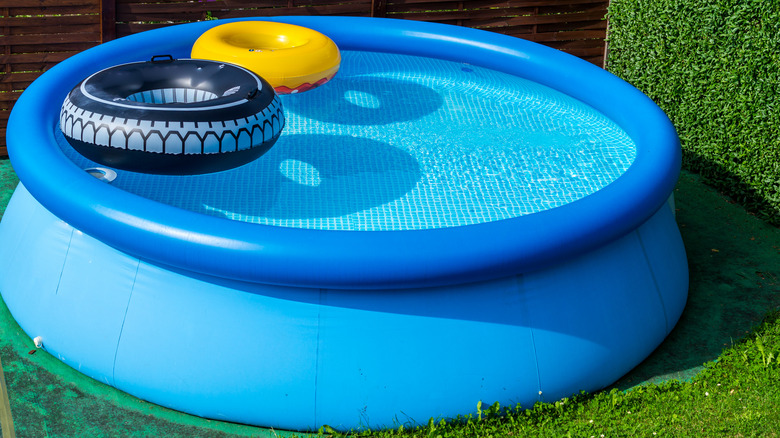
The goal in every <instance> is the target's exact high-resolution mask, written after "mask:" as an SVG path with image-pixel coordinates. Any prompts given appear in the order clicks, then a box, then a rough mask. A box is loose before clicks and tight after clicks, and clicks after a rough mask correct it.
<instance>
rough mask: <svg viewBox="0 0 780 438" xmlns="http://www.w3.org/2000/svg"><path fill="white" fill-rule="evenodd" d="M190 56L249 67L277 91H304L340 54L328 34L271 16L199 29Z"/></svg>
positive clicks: (329, 72) (328, 73) (332, 70)
mask: <svg viewBox="0 0 780 438" xmlns="http://www.w3.org/2000/svg"><path fill="white" fill-rule="evenodd" d="M192 57H193V58H196V59H208V60H213V61H221V62H229V63H231V64H236V65H239V66H241V67H244V68H246V69H248V70H251V71H253V72H255V73H256V74H258V75H259V76H261V77H262V78H263V79H265V80H266V81H268V82H269V83H270V84H271V85H272V86H273V87H274V89H275V90H276V92H277V93H279V94H290V93H298V92H302V91H307V90H310V89H312V88H315V87H318V86H320V85H322V84H324V83H325V82H327V81H329V80H331V79H332V78H333V76H335V75H336V72H337V71H338V70H339V65H340V64H341V54H340V53H339V49H338V47H336V43H334V42H333V41H332V40H331V39H330V38H328V37H327V36H325V35H323V34H321V33H319V32H317V31H315V30H313V29H309V28H306V27H302V26H296V25H294V24H287V23H275V22H270V21H238V22H234V23H228V24H222V25H220V26H216V27H213V28H211V29H209V30H208V31H206V32H204V33H203V34H202V35H201V36H200V37H199V38H198V39H197V41H195V44H194V45H193V47H192Z"/></svg>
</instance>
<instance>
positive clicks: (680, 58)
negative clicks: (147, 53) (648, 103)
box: [607, 0, 780, 225]
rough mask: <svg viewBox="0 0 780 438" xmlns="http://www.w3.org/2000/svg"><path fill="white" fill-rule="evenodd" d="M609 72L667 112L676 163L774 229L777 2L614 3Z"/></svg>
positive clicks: (778, 190)
mask: <svg viewBox="0 0 780 438" xmlns="http://www.w3.org/2000/svg"><path fill="white" fill-rule="evenodd" d="M609 20H610V32H609V56H608V61H607V66H608V69H609V70H610V71H612V72H613V73H615V74H617V75H618V76H620V77H622V78H623V79H625V80H627V81H628V82H630V83H631V84H633V85H635V86H636V87H637V88H639V89H640V90H642V91H643V92H645V93H646V94H647V95H648V96H650V97H651V98H652V99H653V100H655V102H656V103H658V105H660V106H661V108H662V109H663V110H664V111H665V112H666V113H667V114H668V115H669V117H670V118H671V120H672V122H673V123H674V125H675V127H676V128H677V132H678V134H679V135H680V140H681V142H682V145H683V166H684V167H686V168H687V169H690V170H692V171H694V172H697V173H700V174H701V175H702V176H704V177H705V178H706V180H707V182H708V183H709V184H711V185H713V186H715V187H717V188H718V189H720V190H722V191H723V192H724V193H726V194H728V195H729V196H731V197H732V198H734V199H735V200H736V201H737V202H739V203H741V204H742V205H744V206H745V207H746V208H747V209H748V210H750V211H753V212H755V213H757V214H758V215H759V216H761V217H762V218H763V219H765V220H767V221H769V222H771V223H773V224H774V225H780V2H778V1H765V0H667V1H646V0H613V1H612V4H611V6H610V9H609Z"/></svg>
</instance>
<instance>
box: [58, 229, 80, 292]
mask: <svg viewBox="0 0 780 438" xmlns="http://www.w3.org/2000/svg"><path fill="white" fill-rule="evenodd" d="M75 232H76V229H75V228H71V229H70V238H68V247H67V249H66V250H65V257H63V258H62V268H60V276H59V278H58V279H57V288H56V289H54V295H59V293H60V284H62V276H63V274H65V265H67V264H68V254H70V246H71V245H72V244H73V234H74V233H75Z"/></svg>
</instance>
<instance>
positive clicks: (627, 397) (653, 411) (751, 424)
mask: <svg viewBox="0 0 780 438" xmlns="http://www.w3.org/2000/svg"><path fill="white" fill-rule="evenodd" d="M778 355H780V312H773V313H771V314H770V315H769V316H767V318H766V320H765V321H764V323H763V324H762V325H761V326H760V327H759V328H757V329H756V330H755V331H754V332H752V334H750V335H749V336H748V337H747V338H745V339H744V340H743V341H741V342H739V343H738V344H736V345H734V346H732V347H731V348H729V349H727V350H726V351H725V352H723V354H722V355H721V356H720V358H719V359H718V360H717V361H715V362H710V363H707V364H706V365H705V367H704V369H703V370H702V371H701V372H700V373H699V374H698V375H697V376H696V377H694V379H693V380H692V381H690V382H678V381H668V382H665V383H662V384H648V385H642V386H638V387H635V388H633V389H631V390H628V391H620V390H618V389H612V390H610V391H602V392H599V393H596V394H591V395H586V394H582V395H578V396H575V397H572V398H569V399H564V400H560V401H557V402H555V403H547V404H541V403H539V404H537V405H536V406H534V408H533V409H529V410H525V411H523V410H518V409H516V408H515V407H509V408H501V407H498V406H496V405H494V406H492V407H490V408H486V409H481V410H480V409H477V407H475V413H474V414H472V415H470V416H467V417H462V418H460V419H458V420H456V421H451V422H443V421H440V422H436V421H434V420H431V422H430V423H429V424H428V425H427V426H421V427H417V428H414V429H409V430H404V429H398V430H385V431H377V432H370V433H368V432H367V433H362V434H355V435H350V436H371V437H391V436H392V437H397V436H403V437H442V438H446V437H461V436H480V437H510V436H517V437H566V436H573V437H590V436H593V437H600V436H604V437H619V436H625V437H635V436H640V437H652V436H675V437H687V436H690V437H702V436H709V437H713V436H731V437H734V436H739V437H749V436H756V437H758V436H760V437H775V436H778V432H777V431H780V363H779V361H778ZM573 366H574V363H573ZM480 417H481V418H480Z"/></svg>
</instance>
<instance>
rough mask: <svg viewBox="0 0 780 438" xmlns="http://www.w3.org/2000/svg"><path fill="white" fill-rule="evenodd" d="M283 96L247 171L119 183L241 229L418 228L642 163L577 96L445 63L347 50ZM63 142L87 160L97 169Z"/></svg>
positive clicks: (584, 190) (514, 210) (491, 215)
mask: <svg viewBox="0 0 780 438" xmlns="http://www.w3.org/2000/svg"><path fill="white" fill-rule="evenodd" d="M282 100H283V105H284V109H285V115H286V118H287V126H286V128H285V130H284V132H283V134H282V136H281V138H280V139H279V141H278V142H277V143H276V145H275V146H274V147H273V148H272V149H271V150H270V151H269V152H268V153H267V154H265V155H264V156H262V157H260V158H259V159H258V160H256V161H254V162H252V163H250V164H247V165H245V166H242V167H239V168H236V169H232V170H228V171H224V172H219V173H214V174H206V175H196V176H161V175H146V174H139V173H133V172H127V171H117V178H116V179H115V180H114V182H112V184H113V185H114V186H116V187H119V188H121V189H123V190H126V191H128V192H132V193H135V194H137V195H139V196H143V197H146V198H149V199H152V200H155V201H159V202H162V203H165V204H169V205H173V206H176V207H180V208H183V209H187V210H192V211H196V212H199V213H203V214H209V215H214V216H219V217H225V218H227V219H231V220H236V221H244V222H251V223H258V224H267V225H274V226H282V227H296V228H308V229H326V230H367V231H375V230H415V229H432V228H443V227H453V226H460V225H469V224H477V223H483V222H490V221H496V220H501V219H508V218H513V217H518V216H523V215H528V214H531V213H535V212H539V211H543V210H547V209H551V208H555V207H558V206H561V205H564V204H567V203H570V202H573V201H576V200H578V199H581V198H583V197H585V196H587V195H589V194H592V193H594V192H596V191H598V190H599V189H601V188H603V187H605V186H606V185H608V184H610V183H611V182H612V181H614V180H615V179H617V178H618V177H619V176H620V175H621V174H623V172H625V171H626V169H628V167H629V166H630V165H631V163H632V162H633V160H634V158H635V156H636V146H635V144H634V142H633V141H632V140H631V139H630V138H629V136H628V135H627V134H626V133H625V132H624V131H623V130H622V129H621V128H620V127H618V126H617V125H616V124H615V123H614V122H612V121H611V120H610V119H608V118H607V117H605V116H604V115H602V114H601V113H599V112H597V111H596V110H594V109H592V108H591V107H589V106H587V105H585V104H583V103H581V102H580V101H578V100H575V99H573V98H570V97H568V96H566V95H564V94H562V93H560V92H557V91H555V90H553V89H551V88H548V87H545V86H543V85H540V84H537V83H535V82H531V81H527V80H524V79H522V78H519V77H516V76H512V75H508V74H504V73H500V72H496V71H493V70H489V69H485V68H480V67H476V66H473V65H468V64H463V63H456V62H450V61H444V60H438V59H431V58H423V57H416V56H408V55H399V54H386V53H375V52H356V51H342V64H341V69H340V71H339V73H338V74H337V75H336V77H335V78H334V79H333V80H332V81H330V82H329V83H328V84H326V85H325V86H322V87H319V88H317V89H314V90H312V91H309V92H306V93H301V94H297V95H287V96H282ZM55 129H56V128H55ZM57 139H58V143H59V144H60V147H61V148H62V149H63V151H65V153H66V155H68V157H69V158H70V159H71V160H72V161H74V162H75V163H76V164H77V165H79V166H81V167H82V168H89V167H95V166H96V165H95V163H92V162H91V161H89V160H87V159H85V158H83V157H81V156H80V155H79V154H78V153H76V152H75V151H74V150H73V149H72V148H71V147H70V146H69V145H68V144H67V142H66V140H65V139H64V137H63V136H62V135H61V134H59V133H58V134H57Z"/></svg>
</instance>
